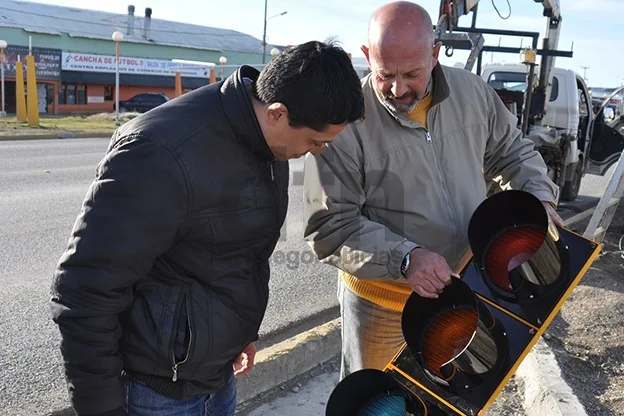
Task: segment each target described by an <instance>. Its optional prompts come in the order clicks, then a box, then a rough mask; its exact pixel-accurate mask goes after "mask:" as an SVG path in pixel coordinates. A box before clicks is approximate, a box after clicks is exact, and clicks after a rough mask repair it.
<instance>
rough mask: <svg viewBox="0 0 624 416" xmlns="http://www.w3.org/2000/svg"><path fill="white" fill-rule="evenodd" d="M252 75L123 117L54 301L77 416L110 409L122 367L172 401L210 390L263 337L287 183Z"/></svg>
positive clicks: (250, 71) (243, 72) (63, 264)
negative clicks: (266, 133) (256, 102)
mask: <svg viewBox="0 0 624 416" xmlns="http://www.w3.org/2000/svg"><path fill="white" fill-rule="evenodd" d="M257 75H258V71H257V70H256V69H254V68H251V67H246V66H245V67H242V68H241V69H239V70H238V71H237V72H236V73H235V74H233V75H232V76H231V77H230V78H228V79H227V80H225V82H224V83H221V82H220V83H216V84H211V85H209V86H206V87H202V88H200V89H198V90H195V91H193V92H190V93H187V94H185V95H183V96H182V97H180V98H178V99H175V100H172V101H170V102H168V103H166V104H164V105H161V106H159V107H157V108H155V109H154V110H152V111H150V112H148V113H146V114H144V115H142V116H140V117H138V118H136V119H134V120H133V121H131V122H128V123H127V124H125V125H124V126H123V127H121V128H120V129H119V130H118V132H117V133H116V134H115V136H114V137H113V139H112V141H111V144H110V146H109V149H108V151H107V153H106V156H105V157H104V159H103V160H102V161H101V162H100V164H99V165H98V168H97V174H96V179H95V181H94V182H93V184H92V185H91V188H90V190H89V192H88V194H87V196H86V199H85V202H84V206H83V210H82V211H81V213H80V216H79V217H78V220H77V222H76V224H75V226H74V229H73V232H72V236H71V239H70V241H69V247H68V249H67V250H66V251H65V253H64V254H63V256H62V257H61V260H60V262H59V265H58V267H57V269H56V271H55V274H54V282H53V287H52V300H51V310H52V316H53V319H54V321H55V322H56V323H57V324H58V325H59V327H60V331H61V334H62V353H63V357H64V364H65V369H66V372H67V378H68V382H69V391H70V397H71V401H72V406H73V407H74V408H75V410H76V411H77V413H78V414H79V415H82V414H118V412H119V411H120V409H119V408H120V407H121V406H122V404H123V398H124V388H123V378H122V377H121V374H122V372H123V374H124V375H125V377H129V378H131V379H135V380H140V381H143V382H145V383H147V384H148V385H150V386H151V387H152V388H153V389H154V390H156V391H158V392H160V393H161V394H165V395H167V396H170V397H172V398H179V399H181V398H184V397H187V396H189V395H192V394H197V393H204V394H209V393H211V392H214V391H216V390H217V389H219V388H220V387H221V386H222V385H223V384H224V383H225V382H226V381H227V380H228V377H229V376H231V373H232V362H233V361H234V360H235V359H236V358H237V356H238V355H239V354H240V353H241V351H242V350H243V349H244V348H245V347H246V346H247V345H248V344H249V343H250V342H252V341H254V340H255V339H256V338H257V333H258V330H259V328H260V324H261V321H262V319H263V317H264V313H265V309H266V306H267V300H268V294H269V293H268V291H269V289H268V284H269V263H268V259H269V257H270V255H271V254H272V252H273V250H274V248H275V246H276V244H277V241H278V237H279V233H280V229H281V227H282V224H283V222H284V219H285V215H286V209H287V204H288V178H289V173H288V162H276V161H274V157H273V154H272V152H271V151H270V149H269V147H268V145H267V144H266V141H265V139H264V137H263V135H262V132H261V130H260V126H259V125H258V122H257V120H256V117H255V115H254V112H253V108H252V103H251V101H250V97H251V96H250V93H249V92H248V91H247V88H246V86H245V81H244V80H245V79H246V78H248V79H250V80H252V81H253V80H255V79H256V77H257ZM115 409H117V411H113V410H115ZM111 411H113V412H112V413H107V412H111Z"/></svg>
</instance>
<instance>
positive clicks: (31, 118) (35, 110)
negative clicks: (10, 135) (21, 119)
mask: <svg viewBox="0 0 624 416" xmlns="http://www.w3.org/2000/svg"><path fill="white" fill-rule="evenodd" d="M26 66H27V74H26V75H27V77H28V82H27V84H26V89H27V92H26V98H27V100H28V105H27V106H26V110H27V112H28V125H29V126H39V103H38V100H37V76H36V74H35V71H36V68H35V57H34V56H32V55H28V56H27V57H26Z"/></svg>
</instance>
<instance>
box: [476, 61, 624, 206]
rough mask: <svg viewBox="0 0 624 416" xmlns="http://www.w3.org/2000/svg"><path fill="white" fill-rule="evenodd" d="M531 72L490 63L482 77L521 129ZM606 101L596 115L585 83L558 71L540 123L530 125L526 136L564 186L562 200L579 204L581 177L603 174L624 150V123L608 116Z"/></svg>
mask: <svg viewBox="0 0 624 416" xmlns="http://www.w3.org/2000/svg"><path fill="white" fill-rule="evenodd" d="M528 71H529V69H528V67H527V65H523V64H491V65H485V66H484V67H483V71H482V73H481V76H482V78H483V79H484V80H485V81H486V82H487V83H488V84H490V86H492V87H493V88H494V89H495V90H496V91H497V93H498V94H499V96H500V97H501V99H502V100H503V102H504V103H505V104H506V105H507V108H508V109H509V110H510V111H511V112H512V113H514V114H515V115H516V116H517V117H518V126H521V125H522V115H523V113H524V112H523V110H524V108H523V105H524V103H525V100H524V96H525V94H526V84H527V75H528ZM608 102H609V100H608V99H607V100H605V103H604V104H603V106H602V108H601V109H600V110H599V111H598V112H597V113H596V114H594V111H593V109H592V102H591V96H590V94H589V89H588V87H587V85H586V84H585V81H584V80H583V78H582V77H581V76H580V75H579V74H577V73H576V72H574V71H572V70H570V69H563V68H555V69H554V71H553V78H552V87H551V93H550V99H549V103H548V110H547V111H546V112H545V114H544V115H543V118H542V119H541V123H540V124H536V125H529V128H528V134H527V137H528V138H530V139H531V140H532V141H533V142H534V143H535V148H536V149H537V150H538V151H539V152H540V154H541V155H542V157H543V158H544V161H545V162H546V164H547V166H548V170H549V176H550V178H551V179H552V180H553V181H554V182H555V183H557V185H559V186H560V189H561V195H560V200H561V201H573V200H575V199H576V197H577V196H578V192H579V188H580V185H581V180H582V178H583V176H584V175H585V174H587V173H589V174H594V175H604V174H605V173H606V172H607V170H608V169H609V167H610V166H611V165H612V164H614V163H615V162H617V160H618V158H619V155H620V153H621V152H622V150H623V149H624V137H623V136H622V135H621V134H620V131H621V129H620V126H621V125H623V124H624V118H623V117H621V116H620V117H619V119H618V120H615V123H614V122H613V121H614V120H612V119H611V117H606V116H605V108H606V104H607V103H608Z"/></svg>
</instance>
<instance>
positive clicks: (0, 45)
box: [0, 40, 8, 117]
mask: <svg viewBox="0 0 624 416" xmlns="http://www.w3.org/2000/svg"><path fill="white" fill-rule="evenodd" d="M7 46H8V45H7V43H6V41H5V40H0V72H1V73H2V75H1V77H2V91H0V93H1V94H2V110H1V111H0V117H5V116H6V111H5V108H4V50H5V49H6V47H7Z"/></svg>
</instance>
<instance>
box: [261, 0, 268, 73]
mask: <svg viewBox="0 0 624 416" xmlns="http://www.w3.org/2000/svg"><path fill="white" fill-rule="evenodd" d="M267 3H268V0H264V31H263V33H262V64H263V65H264V63H265V59H266V27H267Z"/></svg>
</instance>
